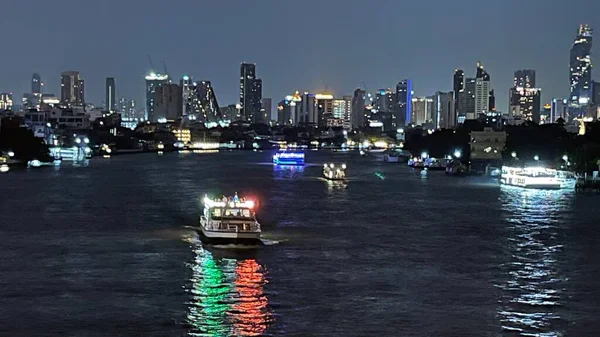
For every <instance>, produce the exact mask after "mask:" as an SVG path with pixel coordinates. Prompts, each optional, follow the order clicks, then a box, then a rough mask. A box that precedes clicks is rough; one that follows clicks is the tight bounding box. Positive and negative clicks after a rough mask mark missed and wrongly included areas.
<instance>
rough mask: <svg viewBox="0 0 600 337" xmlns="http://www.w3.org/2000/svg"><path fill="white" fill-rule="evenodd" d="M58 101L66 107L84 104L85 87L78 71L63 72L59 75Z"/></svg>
mask: <svg viewBox="0 0 600 337" xmlns="http://www.w3.org/2000/svg"><path fill="white" fill-rule="evenodd" d="M60 101H61V103H62V104H64V105H67V106H83V105H84V104H85V86H84V82H83V79H81V77H80V76H79V72H78V71H65V72H63V73H62V74H61V81H60Z"/></svg>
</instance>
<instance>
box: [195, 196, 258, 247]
mask: <svg viewBox="0 0 600 337" xmlns="http://www.w3.org/2000/svg"><path fill="white" fill-rule="evenodd" d="M254 207H255V204H254V201H252V200H247V199H245V198H240V197H238V195H237V193H236V195H235V196H233V197H230V198H226V197H222V198H219V199H212V198H209V197H208V196H205V197H204V211H203V214H202V215H201V216H200V221H199V222H200V228H199V231H198V232H199V234H200V240H201V241H202V242H204V243H208V244H212V245H260V244H262V241H261V240H260V235H261V228H260V224H259V223H258V221H256V217H255V212H254Z"/></svg>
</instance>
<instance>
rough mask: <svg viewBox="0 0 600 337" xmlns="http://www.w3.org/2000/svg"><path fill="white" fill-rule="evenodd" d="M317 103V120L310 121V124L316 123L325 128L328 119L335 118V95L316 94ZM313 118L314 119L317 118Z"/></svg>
mask: <svg viewBox="0 0 600 337" xmlns="http://www.w3.org/2000/svg"><path fill="white" fill-rule="evenodd" d="M315 103H316V106H317V113H316V115H317V116H316V117H317V120H314V119H309V123H316V124H318V125H322V126H323V125H325V124H326V122H327V119H328V118H332V117H333V95H332V94H329V93H321V94H315ZM309 117H311V116H309ZM312 117H313V118H314V117H315V116H312Z"/></svg>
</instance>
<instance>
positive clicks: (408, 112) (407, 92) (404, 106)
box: [396, 80, 413, 127]
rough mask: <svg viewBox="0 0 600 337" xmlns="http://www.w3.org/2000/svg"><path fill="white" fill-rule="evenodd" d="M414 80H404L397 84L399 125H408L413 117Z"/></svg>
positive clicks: (397, 121)
mask: <svg viewBox="0 0 600 337" xmlns="http://www.w3.org/2000/svg"><path fill="white" fill-rule="evenodd" d="M412 95H413V91H412V81H411V80H402V81H400V82H399V83H398V84H397V85H396V100H397V102H398V106H397V108H396V124H397V125H398V127H400V126H404V125H408V124H410V123H411V119H412V115H413V112H412V102H413V100H412V98H413V97H412Z"/></svg>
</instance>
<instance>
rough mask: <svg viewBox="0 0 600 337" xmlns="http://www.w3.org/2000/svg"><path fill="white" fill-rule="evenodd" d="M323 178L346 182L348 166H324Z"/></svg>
mask: <svg viewBox="0 0 600 337" xmlns="http://www.w3.org/2000/svg"><path fill="white" fill-rule="evenodd" d="M323 178H325V179H327V180H346V164H342V165H340V166H335V165H334V164H324V165H323Z"/></svg>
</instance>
